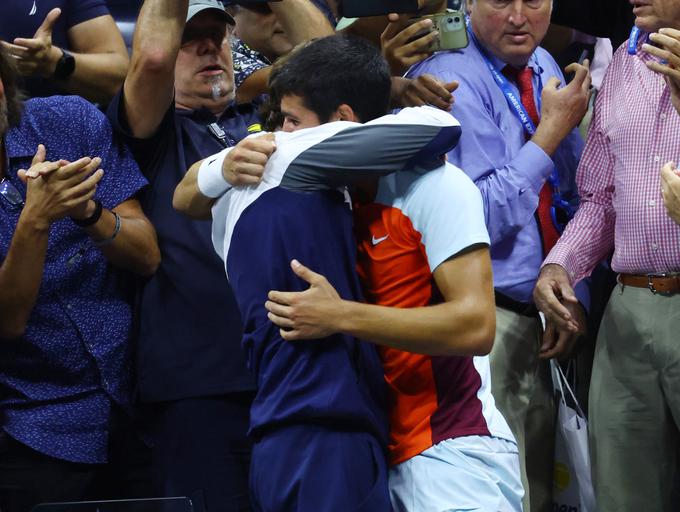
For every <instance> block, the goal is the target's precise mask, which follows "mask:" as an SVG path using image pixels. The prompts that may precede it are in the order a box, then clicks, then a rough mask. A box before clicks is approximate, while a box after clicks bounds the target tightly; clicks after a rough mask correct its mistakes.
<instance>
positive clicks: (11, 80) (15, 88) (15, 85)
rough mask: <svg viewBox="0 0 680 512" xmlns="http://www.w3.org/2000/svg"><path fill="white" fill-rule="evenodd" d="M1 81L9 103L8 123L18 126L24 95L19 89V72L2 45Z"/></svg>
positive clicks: (0, 47) (0, 56)
mask: <svg viewBox="0 0 680 512" xmlns="http://www.w3.org/2000/svg"><path fill="white" fill-rule="evenodd" d="M0 79H1V80H2V85H3V87H4V89H5V101H6V102H7V121H8V124H9V126H10V127H11V126H16V125H17V124H19V121H20V120H21V111H22V107H23V100H24V95H23V93H22V92H21V89H20V88H19V72H18V71H17V69H16V67H15V65H14V62H13V61H12V58H11V57H10V56H9V55H8V54H7V51H6V50H5V49H4V48H3V47H2V46H1V45H0Z"/></svg>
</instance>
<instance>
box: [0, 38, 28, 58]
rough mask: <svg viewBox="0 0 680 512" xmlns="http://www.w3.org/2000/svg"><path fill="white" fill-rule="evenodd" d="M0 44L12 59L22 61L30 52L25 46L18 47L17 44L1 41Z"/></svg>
mask: <svg viewBox="0 0 680 512" xmlns="http://www.w3.org/2000/svg"><path fill="white" fill-rule="evenodd" d="M1 44H2V46H3V47H4V48H5V50H7V53H9V54H10V55H11V56H12V57H14V58H19V59H23V58H26V57H27V56H28V54H29V53H30V50H29V49H28V48H27V47H26V46H19V45H18V44H12V43H8V42H6V41H1Z"/></svg>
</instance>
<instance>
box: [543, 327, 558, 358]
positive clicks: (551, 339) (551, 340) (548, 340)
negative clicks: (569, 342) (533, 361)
mask: <svg viewBox="0 0 680 512" xmlns="http://www.w3.org/2000/svg"><path fill="white" fill-rule="evenodd" d="M556 341H557V329H555V324H554V323H552V322H547V323H546V325H545V331H544V332H543V342H542V343H541V348H540V350H539V352H540V353H543V352H546V351H548V350H550V349H551V348H553V347H554V346H555V343H556Z"/></svg>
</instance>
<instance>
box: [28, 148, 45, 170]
mask: <svg viewBox="0 0 680 512" xmlns="http://www.w3.org/2000/svg"><path fill="white" fill-rule="evenodd" d="M46 155H47V150H46V149H45V146H44V145H43V144H38V149H37V150H36V152H35V155H33V160H31V167H33V166H34V165H36V164H40V163H42V162H44V161H45V156H46Z"/></svg>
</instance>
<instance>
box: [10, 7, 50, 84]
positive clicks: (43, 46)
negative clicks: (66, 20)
mask: <svg viewBox="0 0 680 512" xmlns="http://www.w3.org/2000/svg"><path fill="white" fill-rule="evenodd" d="M60 15H61V9H59V8H58V7H57V8H54V9H52V10H51V11H50V12H48V13H47V16H45V19H44V20H43V22H42V25H40V26H39V27H38V30H36V32H35V35H34V36H33V38H32V39H25V38H21V37H18V38H16V39H15V40H14V44H10V43H6V42H3V45H4V46H5V48H6V49H7V50H8V51H9V53H10V55H12V56H13V57H14V58H15V59H16V64H17V68H18V69H19V72H20V73H21V74H22V75H31V76H32V75H36V76H43V77H51V76H52V75H53V74H54V70H55V68H56V67H57V62H59V59H60V58H61V50H60V49H59V48H57V47H55V46H52V30H53V29H54V24H55V23H56V22H57V20H58V19H59V16H60Z"/></svg>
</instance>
